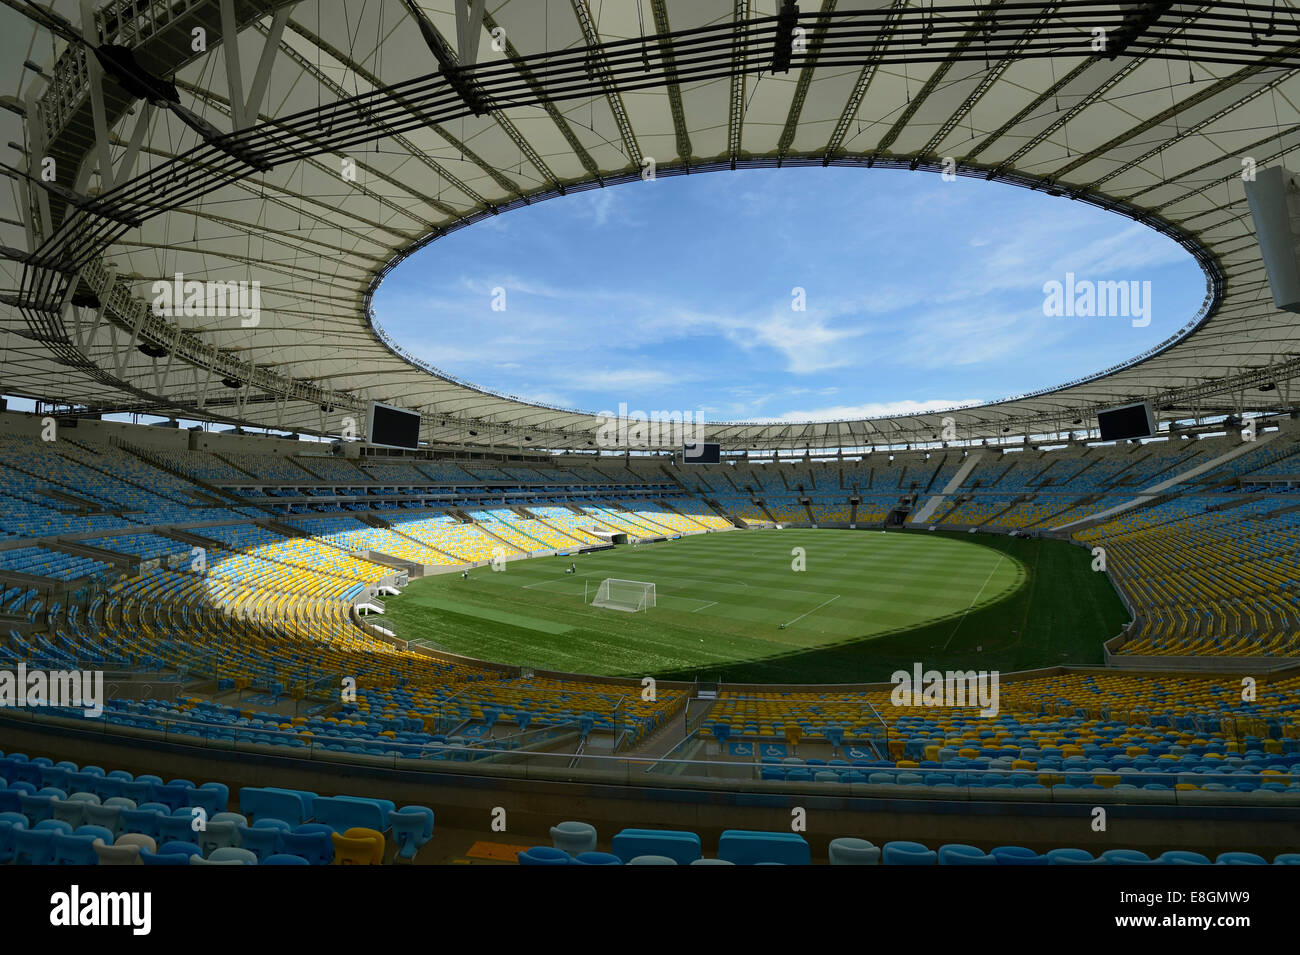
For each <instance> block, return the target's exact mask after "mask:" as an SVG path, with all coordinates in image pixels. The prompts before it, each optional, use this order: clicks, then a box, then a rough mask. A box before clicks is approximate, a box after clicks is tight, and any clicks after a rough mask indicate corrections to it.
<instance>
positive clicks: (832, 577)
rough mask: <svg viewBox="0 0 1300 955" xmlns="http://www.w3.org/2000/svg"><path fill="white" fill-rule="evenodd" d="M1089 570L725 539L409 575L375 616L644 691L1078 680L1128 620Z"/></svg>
mask: <svg viewBox="0 0 1300 955" xmlns="http://www.w3.org/2000/svg"><path fill="white" fill-rule="evenodd" d="M570 562H573V563H576V564H577V568H578V570H577V573H576V574H565V570H566V569H567V568H568V566H569V564H570ZM1090 562H1091V557H1090V555H1089V554H1088V552H1087V551H1086V550H1084V549H1083V548H1079V547H1074V546H1072V545H1070V544H1068V543H1065V542H1063V541H1055V540H1026V539H1021V538H1012V537H1007V536H997V535H989V534H944V533H926V532H891V533H880V532H878V531H849V530H811V529H796V528H788V529H785V530H768V531H734V532H725V533H718V534H705V535H699V536H695V537H687V538H683V539H681V540H675V541H668V542H664V543H659V544H643V545H641V546H639V547H625V546H620V547H616V548H614V549H613V550H609V551H601V552H597V553H593V554H587V555H584V556H576V557H572V558H569V557H544V558H535V559H532V560H519V561H512V562H510V563H508V564H506V565H505V569H504V570H501V571H496V572H494V571H493V570H492V569H491V568H490V567H482V568H478V569H475V570H473V571H471V572H470V575H469V578H468V579H465V580H462V579H461V575H460V574H459V573H453V574H443V575H438V576H433V577H426V578H423V579H421V580H415V581H412V582H411V584H410V585H409V586H408V587H407V588H406V590H405V592H404V593H403V594H402V595H400V596H398V597H392V598H388V599H387V600H386V604H387V614H386V620H385V625H386V626H387V627H389V628H390V629H392V630H393V631H394V632H395V633H396V634H397V636H399V637H401V638H402V639H405V640H411V641H414V642H422V643H425V644H426V645H428V646H430V647H433V648H436V649H442V650H446V651H449V652H452V653H458V654H462V655H465V656H469V657H476V658H479V659H484V660H493V661H496V662H501V663H511V664H522V665H526V666H532V667H535V668H537V669H547V670H561V671H565V672H570V673H592V674H604V675H619V676H656V677H658V678H660V679H669V678H675V679H692V678H696V677H698V678H700V679H703V680H711V679H720V680H730V681H747V682H764V683H787V682H788V683H852V682H860V681H866V680H887V679H888V677H889V674H890V673H892V672H893V671H894V670H897V669H900V668H906V669H910V668H911V666H912V664H913V663H914V662H918V661H919V662H921V663H924V664H925V665H927V666H929V665H931V664H933V665H936V666H940V665H942V666H945V667H950V666H961V667H962V668H981V669H999V670H1014V669H1028V668H1032V667H1038V666H1050V665H1055V664H1063V663H1074V664H1095V663H1100V662H1101V660H1102V650H1101V643H1102V642H1103V641H1104V640H1106V639H1108V638H1110V637H1112V636H1114V635H1115V634H1116V633H1118V632H1119V629H1120V627H1121V626H1122V624H1123V623H1124V621H1125V620H1127V619H1128V617H1127V614H1126V612H1125V610H1124V608H1123V605H1122V604H1121V603H1120V601H1119V598H1118V597H1117V596H1116V594H1115V591H1114V589H1113V588H1112V587H1111V585H1110V582H1109V581H1108V580H1107V579H1106V576H1105V574H1100V573H1093V572H1092V570H1091V568H1090ZM607 577H615V578H622V579H626V580H637V581H646V582H649V583H653V584H654V585H655V590H656V597H657V601H656V606H654V607H652V608H650V609H649V610H648V611H646V612H641V613H628V612H623V611H618V610H608V609H603V608H598V607H593V606H591V605H590V603H589V601H590V600H591V599H592V598H594V597H595V595H596V589H597V587H599V585H600V582H601V581H602V580H604V579H605V578H607ZM782 624H784V625H785V626H784V627H783V626H782Z"/></svg>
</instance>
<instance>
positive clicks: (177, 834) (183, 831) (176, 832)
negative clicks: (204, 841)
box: [156, 809, 198, 842]
mask: <svg viewBox="0 0 1300 955" xmlns="http://www.w3.org/2000/svg"><path fill="white" fill-rule="evenodd" d="M181 811H182V812H183V813H184V815H177V814H173V815H170V816H164V815H163V814H162V813H159V814H158V834H157V836H156V838H157V839H158V840H159V841H160V842H169V841H171V840H173V839H175V840H177V841H179V842H188V841H191V840H193V839H195V838H197V837H198V833H196V832H195V831H194V817H193V816H192V815H190V812H189V810H188V809H182V810H181Z"/></svg>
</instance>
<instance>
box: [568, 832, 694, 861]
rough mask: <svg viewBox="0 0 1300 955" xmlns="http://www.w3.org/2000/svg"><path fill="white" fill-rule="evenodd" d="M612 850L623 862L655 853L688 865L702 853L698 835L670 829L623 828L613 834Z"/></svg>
mask: <svg viewBox="0 0 1300 955" xmlns="http://www.w3.org/2000/svg"><path fill="white" fill-rule="evenodd" d="M613 850H614V855H616V856H618V857H619V858H620V859H622V860H623V862H624V863H628V862H631V861H632V860H633V859H635V858H636V857H637V856H656V855H657V856H667V857H668V858H670V859H673V860H674V861H675V862H676V863H677V864H678V865H690V864H691V863H692V862H694V861H695V860H696V859H698V858H700V856H701V855H703V852H702V851H701V847H700V837H699V836H697V835H696V834H695V833H693V832H679V831H676V830H671V829H624V830H623V831H622V832H620V833H619V834H618V835H616V836H614V841H613ZM566 855H567V853H566Z"/></svg>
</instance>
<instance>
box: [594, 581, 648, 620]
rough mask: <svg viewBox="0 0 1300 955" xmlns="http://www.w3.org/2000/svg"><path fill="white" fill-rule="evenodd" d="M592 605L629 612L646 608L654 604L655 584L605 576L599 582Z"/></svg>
mask: <svg viewBox="0 0 1300 955" xmlns="http://www.w3.org/2000/svg"><path fill="white" fill-rule="evenodd" d="M591 605H592V606H593V607H604V608H606V609H607V610H626V611H627V612H629V613H637V612H639V611H644V610H648V609H650V608H651V607H653V606H654V605H655V585H654V584H649V583H646V582H645V581H643V580H619V579H618V578H617V577H607V578H605V579H604V580H602V581H601V582H600V587H599V589H597V591H596V599H595V600H593V601H592V602H591Z"/></svg>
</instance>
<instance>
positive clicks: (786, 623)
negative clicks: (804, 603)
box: [781, 594, 840, 627]
mask: <svg viewBox="0 0 1300 955" xmlns="http://www.w3.org/2000/svg"><path fill="white" fill-rule="evenodd" d="M839 599H840V595H839V594H836V595H835V596H834V597H832V598H831V599H830V600H823V601H822V602H821V603H819V604H818V605H817V606H815V607H813V608H812V610H809V611H808V612H807V613H801V614H799V616H797V617H795V618H794V619H793V620H789V621H787V622H785V623H783V624H781V626H782V627H788V626H790V625H791V624H795V623H798V622H799V621H800V620H802V619H803V618H804V617H806V616H808V614H810V613H816V612H817V611H818V610H821V609H822V607H825V606H826V605H827V604H828V603H830V602H831V601H832V600H839Z"/></svg>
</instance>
